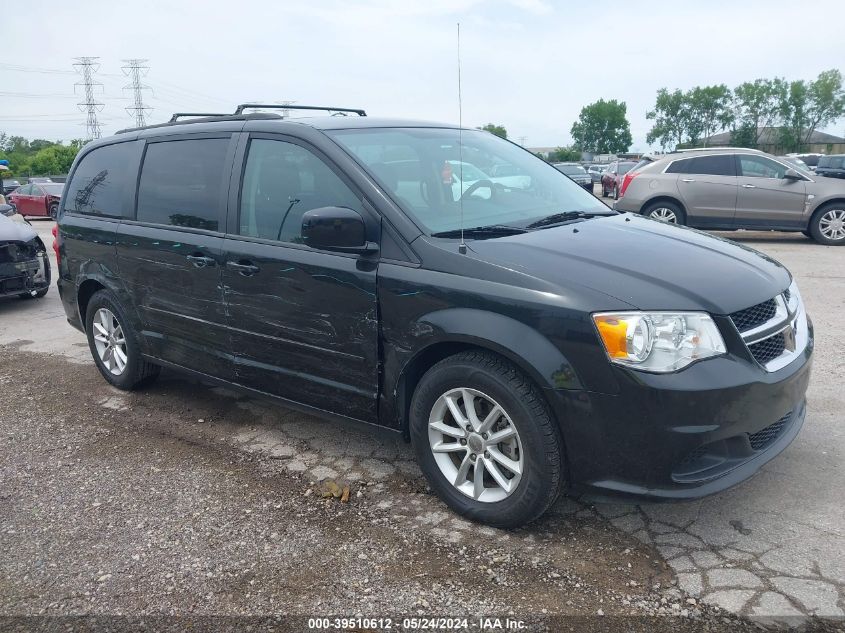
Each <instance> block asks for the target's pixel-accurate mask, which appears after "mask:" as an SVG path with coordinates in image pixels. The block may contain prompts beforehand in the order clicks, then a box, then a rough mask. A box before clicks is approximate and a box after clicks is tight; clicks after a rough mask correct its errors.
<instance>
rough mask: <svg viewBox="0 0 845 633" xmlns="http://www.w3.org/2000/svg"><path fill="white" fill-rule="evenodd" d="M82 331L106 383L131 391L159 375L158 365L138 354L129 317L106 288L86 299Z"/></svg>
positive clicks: (139, 350) (159, 368) (138, 349)
mask: <svg viewBox="0 0 845 633" xmlns="http://www.w3.org/2000/svg"><path fill="white" fill-rule="evenodd" d="M85 333H86V334H87V335H88V347H89V348H90V349H91V356H93V358H94V363H95V364H96V365H97V369H99V370H100V374H102V376H103V378H105V379H106V381H107V382H108V383H109V384H111V385H113V386H115V387H117V388H118V389H123V390H126V391H130V390H132V389H137V388H139V387H143V386H145V385H148V384H150V383H151V382H153V381H154V380H155V379H156V378H158V375H159V373H160V372H161V367H160V366H158V365H154V364H153V363H149V362H147V361H146V360H144V358H143V357H142V356H141V349H140V347H139V345H138V339H137V336H136V335H135V332H134V331H133V330H132V327H131V326H130V325H129V319H127V318H126V313H125V312H124V310H123V308H122V307H121V305H120V304H119V303H118V302H117V300H116V299H115V298H114V296H113V295H112V293H111V292H109V291H108V290H100V291H98V292H95V293H94V295H93V296H92V297H91V299H90V300H89V301H88V309H87V310H86V312H85Z"/></svg>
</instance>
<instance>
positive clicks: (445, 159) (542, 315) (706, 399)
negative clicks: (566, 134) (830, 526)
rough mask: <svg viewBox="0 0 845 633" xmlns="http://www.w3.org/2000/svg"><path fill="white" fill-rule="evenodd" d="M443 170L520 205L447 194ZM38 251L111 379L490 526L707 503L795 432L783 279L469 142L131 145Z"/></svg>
mask: <svg viewBox="0 0 845 633" xmlns="http://www.w3.org/2000/svg"><path fill="white" fill-rule="evenodd" d="M295 107H296V106H284V108H285V109H293V108H295ZM239 110H240V109H239ZM461 156H463V160H465V161H470V162H476V160H477V157H481V158H484V160H485V163H486V164H488V165H493V164H502V165H513V166H514V167H515V168H516V169H517V170H518V171H519V173H520V174H522V175H523V176H525V178H526V180H525V181H524V186H522V187H515V186H514V187H506V186H503V185H501V184H497V183H493V182H491V181H490V180H486V181H485V180H484V179H479V180H477V181H475V183H473V185H471V186H470V187H468V188H466V189H464V188H463V187H459V188H458V189H457V190H455V188H454V187H453V181H452V176H453V171H454V170H453V168H452V166H451V161H460V160H461V158H460V157H461ZM446 165H448V166H449V168H448V169H446ZM643 169H645V168H643ZM617 171H618V170H617ZM639 178H643V180H645V177H644V176H641V177H638V179H639ZM634 182H636V180H635V181H634ZM482 190H484V191H485V195H476V194H477V193H479V192H480V191H482ZM116 220H117V221H116ZM55 231H56V240H55V244H56V248H57V259H58V262H59V271H60V275H59V277H60V278H59V281H58V288H59V293H60V295H61V301H62V304H63V306H64V310H65V313H66V314H67V318H68V321H69V322H70V323H71V324H72V325H73V326H74V327H76V328H78V329H80V330H82V331H83V332H85V334H86V336H87V338H88V343H89V347H90V350H91V353H92V358H93V362H94V363H95V364H96V366H97V368H98V370H99V371H100V373H101V374H102V376H103V378H104V379H105V380H106V381H107V382H108V383H110V384H112V385H114V386H115V387H118V388H120V389H133V388H136V387H138V386H140V385H143V384H147V383H149V382H151V381H152V380H154V379H155V378H156V376H157V375H158V373H159V371H160V368H161V367H163V366H166V367H170V368H174V369H178V370H180V371H184V372H187V373H189V374H192V375H194V376H197V377H199V378H202V379H208V380H211V381H213V382H214V383H216V384H226V385H231V386H233V387H234V388H236V389H238V390H242V391H244V392H246V393H252V394H259V395H261V396H262V397H275V398H277V399H278V400H279V401H280V402H281V403H283V404H286V405H288V406H292V407H295V408H297V409H299V410H304V411H310V412H313V413H316V414H317V415H322V416H328V417H332V418H336V419H341V420H347V421H360V422H367V423H370V424H373V425H377V426H378V427H381V428H382V429H385V430H390V431H395V432H397V433H400V434H402V435H404V437H405V438H406V439H408V440H409V441H410V442H411V443H412V444H413V447H414V451H415V453H416V456H417V459H418V461H419V464H420V468H421V470H422V472H423V473H424V474H425V476H426V478H427V479H428V481H429V483H430V485H431V487H432V489H433V490H434V491H435V492H436V493H437V494H438V495H440V496H441V498H442V499H443V500H444V501H445V502H446V503H447V504H448V505H449V506H450V507H451V508H453V509H454V510H455V511H456V512H458V513H460V514H462V515H464V516H466V517H469V518H471V519H473V520H476V521H481V522H486V523H489V524H491V525H495V526H499V527H513V526H517V525H521V524H523V523H525V522H526V521H529V520H532V519H534V518H536V517H538V516H540V515H541V514H543V512H544V511H545V510H546V509H548V508H549V507H550V506H551V505H552V503H553V502H554V500H555V498H556V497H557V495H558V493H559V491H560V490H563V489H565V490H568V491H571V492H573V493H582V492H593V493H597V494H600V495H613V494H623V495H627V496H630V495H634V496H641V497H646V498H652V499H664V500H665V499H687V500H688V499H692V498H697V497H700V496H703V495H708V494H711V493H715V492H718V491H721V490H724V489H726V488H728V487H731V486H733V485H735V484H737V483H739V482H741V481H742V480H744V479H746V478H747V477H750V476H751V475H752V474H753V473H754V472H755V471H757V470H758V469H759V468H760V467H761V466H762V465H763V464H765V463H766V462H768V461H769V460H771V459H772V458H774V457H775V456H776V455H777V454H778V453H780V452H781V451H782V450H783V449H784V448H785V447H786V446H787V445H788V444H789V443H790V442H791V441H792V440H793V439H794V438H795V437H796V435H797V434H798V432H799V430H800V429H801V425H802V423H803V420H804V415H805V392H806V390H807V383H808V380H809V376H810V364H811V357H812V350H813V330H812V325H811V322H810V320H809V319H808V317H807V314H806V311H805V309H804V305H803V303H802V301H801V295H800V293H799V292H798V288H797V286H796V284H795V282H794V280H793V279H792V278H791V276H790V274H789V272H788V271H787V269H786V268H785V267H784V266H782V265H781V264H779V263H777V262H776V261H774V260H773V259H771V258H769V257H764V256H762V255H760V254H758V253H756V252H755V251H753V250H751V249H749V248H746V247H743V246H740V245H737V244H733V243H731V242H729V241H726V240H720V239H716V238H712V237H709V236H707V235H704V234H701V233H698V232H694V231H690V230H687V229H685V228H683V227H677V226H673V225H670V224H665V223H660V222H654V221H652V220H649V219H646V218H642V217H639V216H636V215H633V216H632V215H631V214H619V213H617V212H616V211H613V210H612V209H609V208H608V207H607V206H606V205H604V204H603V203H602V202H601V201H599V200H597V199H596V198H595V197H594V196H592V195H590V194H588V193H587V192H585V191H584V190H583V189H582V188H580V187H578V186H576V185H575V184H574V183H573V182H572V180H570V179H569V178H567V177H566V176H564V175H563V174H561V173H560V172H559V171H558V170H556V169H554V168H553V167H552V166H551V165H549V164H547V163H546V162H545V161H543V160H541V159H539V158H537V157H536V156H534V155H533V154H531V153H530V152H528V151H526V150H524V149H522V148H520V147H518V146H517V145H514V144H512V143H509V142H507V141H505V140H503V139H500V138H498V137H496V136H494V135H491V134H487V133H485V132H480V131H477V130H472V129H463V130H459V129H458V128H457V127H455V126H451V125H445V124H431V123H423V122H416V121H409V122H406V123H403V122H397V121H396V120H390V119H373V118H368V117H366V116H360V117H352V116H347V117H314V118H309V119H299V120H296V121H291V120H286V119H283V118H272V117H268V116H267V114H266V113H265V114H262V115H261V116H260V117H259V116H258V115H234V116H230V117H221V118H219V119H215V120H211V121H208V120H206V121H196V122H192V121H190V120H185V121H180V122H176V123H170V124H164V125H157V126H152V127H148V128H140V129H133V130H128V131H126V132H123V133H119V134H117V135H115V136H112V137H110V138H101V139H98V140H95V141H93V142H91V143H88V144H86V145H85V146H84V147H83V148H82V150H81V151H80V152H79V155H78V156H77V158H76V160H75V161H74V165H73V168H72V170H71V174H70V178H69V181H68V184H67V193H66V195H65V196H63V197H62V202H61V208H60V211H59V221H58V223H57V225H56V229H55ZM680 263H682V265H680ZM117 271H119V274H118V272H117ZM301 423H302V424H308V421H307V419H305V420H302V421H301Z"/></svg>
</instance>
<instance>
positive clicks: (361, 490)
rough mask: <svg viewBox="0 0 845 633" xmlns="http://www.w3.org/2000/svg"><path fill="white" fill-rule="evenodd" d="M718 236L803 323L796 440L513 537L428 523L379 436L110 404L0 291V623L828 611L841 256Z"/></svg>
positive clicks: (202, 395) (144, 399)
mask: <svg viewBox="0 0 845 633" xmlns="http://www.w3.org/2000/svg"><path fill="white" fill-rule="evenodd" d="M36 226H37V228H38V230H39V233H41V234H42V236H44V237H45V238H46V239H45V241H46V242H48V243H49V242H50V238H49V230H50V228H51V226H52V225H51V223H48V222H39V223H37V224H36ZM728 235H729V237H731V238H732V239H739V241H741V242H743V243H745V244H747V245H749V246H751V247H753V248H757V249H760V250H763V251H765V252H767V253H768V254H770V255H772V256H774V257H775V258H777V259H780V260H781V261H783V262H784V263H785V264H786V265H787V266H788V267H790V269H791V270H792V271H793V273H794V274H795V275H796V277H797V278H798V281H799V286H800V288H801V290H802V293H803V295H804V298H805V302H806V303H807V305H808V307H809V310H810V313H811V315H812V317H813V320H814V322H815V325H816V333H817V354H816V360H815V367H814V378H813V380H812V381H811V386H810V394H809V399H810V401H809V412H808V418H807V422H806V424H805V428H804V430H803V431H802V433H801V435H799V437H798V438H797V439H796V441H795V442H794V443H793V445H792V446H791V447H790V448H789V449H787V451H786V452H785V453H784V454H783V455H782V456H780V457H779V458H778V459H776V460H774V461H773V462H770V463H769V464H768V465H767V466H766V467H765V468H764V469H763V471H762V472H761V473H760V474H759V475H758V476H757V477H755V478H754V479H752V480H751V481H749V482H746V483H745V484H743V485H741V486H739V487H738V488H736V489H734V490H732V491H729V492H727V493H725V494H722V495H718V496H715V497H711V498H709V499H705V500H703V501H699V502H695V503H685V504H671V505H633V504H628V505H625V504H605V503H596V504H591V503H589V502H588V501H587V500H573V499H562V500H561V501H560V502H559V503H558V504H557V505H556V506H555V508H554V509H553V512H552V513H551V514H550V516H548V517H547V518H546V519H544V520H543V521H542V522H540V523H538V524H536V525H532V526H530V527H528V528H525V529H521V530H517V531H513V532H503V531H498V530H493V529H490V528H486V527H481V526H478V525H474V524H471V523H468V522H466V521H463V520H461V519H459V518H457V517H456V516H455V515H453V514H451V513H450V512H449V511H448V510H447V509H446V507H445V506H444V505H443V504H441V503H440V502H439V501H438V500H437V499H436V498H435V497H434V496H432V495H431V494H430V493H429V492H428V490H427V488H426V486H425V482H424V481H423V480H422V478H421V476H420V474H419V471H418V470H417V468H416V466H415V465H414V463H413V457H412V452H411V450H410V447H409V446H407V445H405V444H404V443H403V442H402V441H401V440H400V439H398V438H394V437H389V436H387V437H381V436H380V434H378V433H371V432H366V431H361V430H359V429H350V428H348V427H344V426H342V425H339V424H336V423H331V422H325V421H322V420H318V419H315V418H311V417H308V416H303V415H301V414H298V413H294V412H291V411H288V410H285V409H282V408H279V407H277V406H275V405H272V404H269V403H266V402H260V401H256V400H253V399H248V398H244V397H242V396H240V395H237V394H235V393H232V392H229V391H227V390H225V389H220V388H212V387H209V386H205V385H202V384H198V383H195V382H192V381H189V380H186V379H185V378H183V377H181V376H179V375H177V374H175V373H171V372H164V373H163V374H162V379H161V380H160V381H159V382H158V383H156V384H155V385H154V386H152V387H151V388H149V389H148V390H146V391H143V392H138V393H131V394H127V393H124V392H120V391H117V390H115V389H113V388H111V387H109V386H108V385H107V384H106V383H105V382H104V381H103V380H102V379H101V378H100V376H99V374H98V373H97V371H96V369H95V367H94V365H93V364H92V363H91V362H90V357H89V352H88V349H87V344H86V343H85V340H84V337H83V336H82V335H81V334H80V333H78V332H77V331H75V330H73V329H72V328H71V327H70V326H68V325H67V324H66V323H65V321H64V314H63V312H62V309H61V305H60V303H59V300H58V294H57V293H56V291H55V288H53V289H52V290H51V291H50V293H49V294H48V295H47V297H46V298H45V299H43V300H40V301H18V300H6V301H0V384H1V385H2V386H3V395H4V397H3V398H2V399H0V434H2V437H3V442H2V443H0V552H3V554H2V555H0V614H5V615H39V614H40V615H45V614H46V615H66V614H89V613H90V614H129V615H153V614H162V615H170V614H179V615H240V614H250V615H267V614H277V613H284V614H307V615H315V614H325V615H328V614H332V615H340V616H354V615H356V614H361V615H375V616H383V615H393V616H399V615H414V614H423V615H472V614H495V615H499V616H501V617H504V616H506V615H508V614H513V616H514V617H527V616H530V615H537V616H544V615H548V616H551V615H555V614H568V615H591V616H592V615H596V614H604V615H605V616H607V617H611V616H614V615H649V614H670V615H677V616H683V618H679V619H678V620H677V621H676V620H671V622H673V623H674V624H672V625H671V626H672V627H676V626H677V624H676V623H677V622H684V621H692V622H695V623H699V624H707V625H708V626H709V625H711V624H712V625H714V626H722V627H728V628H731V629H734V628H738V627H743V626H745V625H746V624H747V622H746V621H744V620H743V621H741V620H737V619H733V618H734V615H732V614H739V615H743V616H755V619H756V622H757V623H759V622H772V621H774V620H779V621H781V622H785V623H789V624H797V623H799V622H801V621H802V619H801V618H802V616H809V615H818V616H828V617H829V616H842V614H843V607H844V606H845V602H843V586H845V554H843V552H845V533H844V532H843V529H842V526H843V525H845V510H843V503H842V501H843V493H842V490H843V484H845V475H843V469H842V466H841V465H842V460H843V448H845V446H843V445H844V444H845V440H843V433H842V430H841V411H842V410H843V404H845V402H843V400H845V398H843V395H842V393H841V391H840V389H839V381H838V380H836V379H835V377H840V378H841V376H842V375H843V364H844V363H843V360H842V359H841V358H838V357H837V356H836V355H835V353H834V350H838V349H841V342H840V341H841V340H842V337H843V335H845V332H843V324H842V319H840V318H839V315H840V314H841V312H842V309H843V308H845V305H844V304H845V283H843V277H845V275H843V272H842V261H843V255H845V252H843V251H841V250H837V249H835V248H833V247H822V246H819V245H816V244H813V243H812V242H810V241H809V240H807V239H806V238H804V237H803V236H801V235H797V236H794V235H777V234H760V233H745V232H741V233H736V234H728ZM326 480H330V481H334V482H336V483H337V484H338V485H339V487H340V489H341V490H342V489H343V488H344V487H345V486H348V487H349V491H350V498H349V502H348V503H342V502H341V501H340V500H338V499H336V498H334V497H329V498H323V494H324V493H326V492H327V484H326ZM723 618H729V619H728V620H723ZM760 618H764V619H763V620H761V619H760ZM667 621H669V620H667ZM661 622H662V621H661ZM625 624H626V626H630V627H632V628H635V629H637V628H640V627H641V626H642V630H654V628H655V627H656V626H658V625H656V624H655V623H653V622H652V623H648V622H645V623H644V621H640V620H634V619H629V620H626V621H625ZM811 624H812V625H813V626H822V625H820V624H819V622H818V621H817V620H815V619H813V620H812V621H811ZM839 624H841V620H840V621H839V623H837V622H836V621H827V622H825V623H824V624H823V627H822V628H825V629H830V630H833V629H834V628H836V627H838V626H839ZM538 626H539V624H538ZM659 626H662V625H659ZM552 628H553V629H554V628H555V627H552Z"/></svg>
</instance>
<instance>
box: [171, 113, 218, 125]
mask: <svg viewBox="0 0 845 633" xmlns="http://www.w3.org/2000/svg"><path fill="white" fill-rule="evenodd" d="M189 116H229V113H228V112H226V113H220V112H175V113H174V114H173V116H172V117H170V121H168V123H176V121H178V120H179V119H180V118H182V117H189Z"/></svg>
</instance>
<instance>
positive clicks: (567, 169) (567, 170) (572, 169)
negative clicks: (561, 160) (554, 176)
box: [555, 165, 587, 176]
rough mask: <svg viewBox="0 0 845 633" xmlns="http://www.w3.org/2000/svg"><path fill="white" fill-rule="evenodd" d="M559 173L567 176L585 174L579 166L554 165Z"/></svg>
mask: <svg viewBox="0 0 845 633" xmlns="http://www.w3.org/2000/svg"><path fill="white" fill-rule="evenodd" d="M555 167H557V168H558V170H559V171H561V172H562V173H564V174H566V175H567V176H574V175H575V174H586V173H587V172H586V171H585V170H584V168H583V167H581V165H555Z"/></svg>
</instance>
